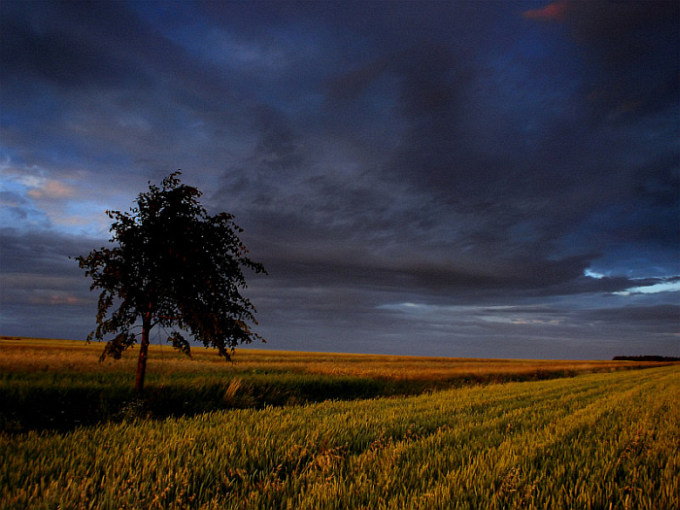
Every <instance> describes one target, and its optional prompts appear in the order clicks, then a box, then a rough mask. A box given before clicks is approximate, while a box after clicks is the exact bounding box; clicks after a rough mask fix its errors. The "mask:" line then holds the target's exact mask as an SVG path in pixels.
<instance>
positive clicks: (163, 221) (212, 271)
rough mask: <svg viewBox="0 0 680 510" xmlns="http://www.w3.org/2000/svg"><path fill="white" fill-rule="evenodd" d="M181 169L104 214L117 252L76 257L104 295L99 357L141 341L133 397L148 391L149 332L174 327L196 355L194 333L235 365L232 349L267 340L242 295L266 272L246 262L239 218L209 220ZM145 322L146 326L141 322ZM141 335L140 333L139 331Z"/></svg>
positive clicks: (177, 341)
mask: <svg viewBox="0 0 680 510" xmlns="http://www.w3.org/2000/svg"><path fill="white" fill-rule="evenodd" d="M180 175H181V172H180V171H179V170H178V171H176V172H173V173H171V174H170V175H169V176H167V177H166V178H165V179H163V181H162V183H161V187H160V188H159V187H157V186H155V185H152V184H151V183H149V191H147V192H145V193H141V194H140V195H139V196H138V197H137V200H136V207H134V208H131V209H130V212H120V211H106V214H107V215H108V216H109V218H111V219H112V220H114V221H113V224H112V225H111V228H110V231H111V232H112V233H113V234H112V237H111V239H110V242H111V243H114V244H116V246H115V247H113V248H104V247H102V248H101V249H99V250H93V251H92V252H90V253H89V254H88V255H87V256H80V257H76V260H77V261H78V265H79V266H80V267H81V268H82V269H84V270H85V276H88V277H90V278H92V285H91V287H90V290H94V289H101V290H102V292H101V294H100V295H99V307H98V313H97V326H96V328H95V329H94V330H93V331H92V332H91V333H90V334H89V335H88V341H90V340H92V339H93V338H96V339H97V340H100V341H101V340H104V339H105V338H106V337H107V336H109V335H112V334H115V336H114V337H113V338H111V339H109V340H108V342H107V344H106V347H105V348H104V352H103V353H102V355H101V360H102V361H103V360H104V359H106V358H107V357H109V356H111V357H113V358H114V359H119V358H120V357H121V354H122V352H123V351H124V350H125V349H127V348H128V347H130V346H131V345H133V344H135V343H136V341H137V337H138V336H141V344H140V350H139V359H138V362H137V376H136V379H135V393H136V394H137V395H138V396H140V395H141V394H142V392H143V388H144V373H145V371H146V360H147V355H148V348H149V332H150V331H151V329H152V328H154V327H155V326H161V327H162V328H174V329H173V330H172V331H171V333H169V336H168V342H170V343H171V344H172V345H173V346H174V347H175V348H177V349H179V350H180V351H182V352H184V353H186V354H188V355H190V344H189V341H188V340H187V339H186V338H185V337H184V334H183V332H188V333H189V334H190V336H191V337H193V338H194V339H195V340H197V341H200V342H202V343H203V344H204V345H205V346H206V347H209V346H212V347H215V348H217V350H218V352H219V354H220V355H221V356H223V357H224V358H225V359H227V360H228V359H230V353H233V350H234V347H235V346H236V345H238V344H242V343H250V342H252V340H253V339H259V340H262V341H264V339H263V338H262V337H260V336H259V335H258V334H256V333H254V332H253V331H252V330H251V328H250V326H249V324H250V323H252V324H257V321H256V320H255V317H254V313H255V308H254V307H253V305H252V303H251V302H250V301H249V300H248V299H247V298H245V297H244V296H242V295H241V292H240V289H242V288H245V287H246V280H245V277H244V274H243V268H248V269H250V270H253V271H254V272H255V273H265V274H266V271H265V269H264V267H263V266H262V264H259V263H257V262H253V261H252V260H250V258H248V257H247V253H248V250H247V249H246V247H245V246H244V245H243V243H242V242H241V241H240V239H239V237H238V235H239V234H240V233H241V232H243V230H242V229H241V228H240V227H239V226H238V225H236V224H235V223H234V221H233V218H234V217H233V216H232V215H231V214H227V213H220V214H217V215H215V216H210V215H209V214H208V213H207V211H206V210H205V208H204V207H203V206H202V205H201V204H200V203H199V201H198V199H199V197H200V196H201V192H200V191H199V190H198V189H196V188H194V187H191V186H186V185H184V184H181V182H180V179H179V176H180ZM140 322H141V324H140ZM140 326H141V332H139V333H134V331H135V330H137V331H138V330H139V327H140Z"/></svg>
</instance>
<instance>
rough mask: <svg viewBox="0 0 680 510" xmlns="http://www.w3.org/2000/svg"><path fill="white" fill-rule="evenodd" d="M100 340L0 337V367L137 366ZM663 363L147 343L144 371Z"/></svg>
mask: <svg viewBox="0 0 680 510" xmlns="http://www.w3.org/2000/svg"><path fill="white" fill-rule="evenodd" d="M102 350H103V344H101V343H89V344H88V343H85V342H79V341H72V340H52V339H33V338H32V339H28V338H9V337H1V338H0V372H22V371H59V372H60V371H70V372H80V373H101V372H118V373H126V372H130V371H134V370H135V366H136V362H137V354H138V351H137V350H136V349H134V348H133V349H130V350H128V351H127V352H126V353H125V354H124V355H123V358H122V359H121V360H118V361H114V360H107V361H106V362H104V363H99V361H98V360H99V356H100V354H101V352H102ZM658 365H663V363H652V362H634V361H563V360H507V359H474V358H442V357H418V356H389V355H371V354H337V353H317V352H294V351H274V350H262V349H250V348H248V349H237V350H236V352H235V354H234V356H233V362H225V360H224V359H222V358H220V357H218V356H217V353H216V351H215V350H213V349H206V348H203V347H193V348H192V357H191V358H188V357H186V356H185V355H184V354H182V353H179V352H177V351H175V350H174V349H172V348H171V347H170V346H167V345H166V346H164V345H151V346H150V351H149V363H148V367H147V370H148V373H150V374H166V375H167V374H192V373H193V374H197V373H202V374H205V373H210V372H219V373H224V374H229V373H233V372H254V371H255V372H272V371H274V372H279V373H280V372H293V373H307V374H319V375H331V376H352V377H369V378H387V379H395V380H451V379H461V378H462V379H465V378H469V379H470V380H475V379H480V380H485V379H487V378H488V377H489V376H491V375H493V376H499V377H506V376H513V375H516V376H519V377H522V376H536V377H544V376H546V375H550V374H556V375H557V374H559V375H574V374H577V373H584V372H599V371H611V370H621V369H629V368H640V367H650V366H658Z"/></svg>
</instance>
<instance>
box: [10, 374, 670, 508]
mask: <svg viewBox="0 0 680 510" xmlns="http://www.w3.org/2000/svg"><path fill="white" fill-rule="evenodd" d="M679 400H680V370H678V368H677V367H666V368H655V369H649V370H644V371H628V372H616V373H610V374H590V375H584V376H579V377H575V378H571V379H556V380H549V381H537V382H524V383H508V384H499V385H488V386H475V387H467V388H460V389H453V390H445V391H441V392H437V393H432V394H426V395H419V396H411V397H399V398H380V399H373V400H361V401H351V402H339V401H336V402H330V401H327V402H322V403H317V404H307V405H302V406H289V407H276V408H272V407H268V408H266V409H261V410H254V409H240V410H232V411H221V412H211V413H205V414H201V415H198V416H194V417H182V418H169V419H166V420H139V419H138V420H132V421H125V422H122V423H107V424H102V425H99V426H96V427H79V428H76V429H75V430H73V431H71V432H68V433H57V432H42V433H36V432H29V433H26V434H13V435H8V434H2V435H0V459H2V461H1V462H2V465H1V467H0V489H1V490H0V493H1V494H2V496H0V498H2V499H0V506H3V507H7V508H29V507H30V508H55V507H57V506H59V507H60V508H77V507H85V508H102V509H103V508H123V507H127V508H301V509H304V508H309V509H312V508H314V509H316V508H428V509H429V508H642V509H645V508H648V509H652V508H654V509H666V508H668V509H670V508H678V507H680V499H679V496H678V495H679V494H680V431H679V429H678V426H677V423H679V422H680V411H679V410H678V406H677V402H678V401H679Z"/></svg>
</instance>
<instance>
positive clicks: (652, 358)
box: [612, 356, 680, 361]
mask: <svg viewBox="0 0 680 510" xmlns="http://www.w3.org/2000/svg"><path fill="white" fill-rule="evenodd" d="M612 359H613V360H614V361H680V358H674V357H672V356H614V357H613V358H612Z"/></svg>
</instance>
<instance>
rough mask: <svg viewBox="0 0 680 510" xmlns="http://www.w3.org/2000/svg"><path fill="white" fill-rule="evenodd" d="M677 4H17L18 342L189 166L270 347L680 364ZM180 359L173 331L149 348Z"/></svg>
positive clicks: (0, 80)
mask: <svg viewBox="0 0 680 510" xmlns="http://www.w3.org/2000/svg"><path fill="white" fill-rule="evenodd" d="M679 27H680V3H678V2H674V1H660V2H656V1H652V0H645V1H640V2H635V1H625V0H611V1H604V0H602V1H600V0H590V1H589V0H579V1H572V0H557V1H556V2H552V3H551V2H550V1H481V0H480V1H467V0H463V1H453V0H452V1H438V2H429V1H418V2H395V1H381V2H377V1H362V2H354V1H343V2H311V1H310V2H285V1H277V2H257V1H252V2H167V1H160V2H153V1H145V2H128V1H116V2H77V3H73V2H42V1H30V2H29V1H18V2H17V1H14V0H2V2H0V58H1V61H0V64H1V67H0V69H1V71H0V72H1V74H0V204H1V205H0V207H1V208H0V278H1V280H0V303H1V306H0V334H2V335H21V336H37V337H53V338H72V339H84V338H85V337H86V335H87V334H88V333H89V331H90V330H92V329H93V328H94V326H95V313H96V299H97V293H96V292H91V291H90V290H89V281H88V280H87V279H86V278H85V276H84V274H83V272H82V270H80V269H79V268H78V266H77V263H76V261H75V260H73V259H72V258H70V257H73V256H77V255H85V254H87V253H88V252H89V251H90V250H92V249H95V248H99V247H101V246H107V245H108V239H109V237H110V233H109V230H108V229H109V226H110V220H109V218H108V217H107V216H106V215H105V211H106V210H107V209H112V210H121V211H128V210H129V208H130V207H132V206H133V201H134V200H135V198H136V197H137V195H138V194H139V193H141V192H143V191H145V190H147V189H148V188H147V186H148V182H149V181H151V182H152V183H156V184H158V183H159V182H160V180H161V179H162V178H163V177H164V176H166V175H168V174H169V173H170V172H172V171H174V170H176V169H181V170H182V180H183V182H185V183H186V184H189V185H192V186H196V187H198V188H199V189H200V190H201V191H203V197H202V201H203V203H204V205H205V206H206V208H207V209H208V210H209V211H210V212H211V213H215V214H216V213H218V212H221V211H227V212H230V213H232V214H234V215H235V216H236V223H237V224H239V225H240V226H241V227H243V228H244V230H245V231H244V233H243V235H242V240H243V241H244V242H245V244H246V245H247V246H248V248H249V249H250V256H251V258H252V259H254V260H256V261H258V262H262V263H263V264H264V265H265V267H266V268H267V270H268V272H269V275H268V276H261V275H255V274H252V275H250V277H249V278H248V282H249V285H248V288H247V289H245V291H244V293H245V295H246V296H247V297H248V298H250V299H251V301H252V302H253V304H254V305H255V307H256V308H257V315H256V316H257V319H258V322H259V324H258V326H257V327H256V328H255V330H256V331H257V332H258V333H259V334H261V335H262V336H263V337H264V338H266V339H267V344H266V345H264V346H263V345H261V344H257V345H255V346H256V347H266V348H271V349H293V350H306V351H326V352H367V353H388V354H408V355H434V356H453V357H488V358H543V359H610V358H611V357H613V356H615V355H641V354H657V355H667V356H679V355H680V29H679ZM152 339H153V341H154V342H161V343H162V341H163V338H162V337H161V336H160V334H158V335H155V334H152Z"/></svg>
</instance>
